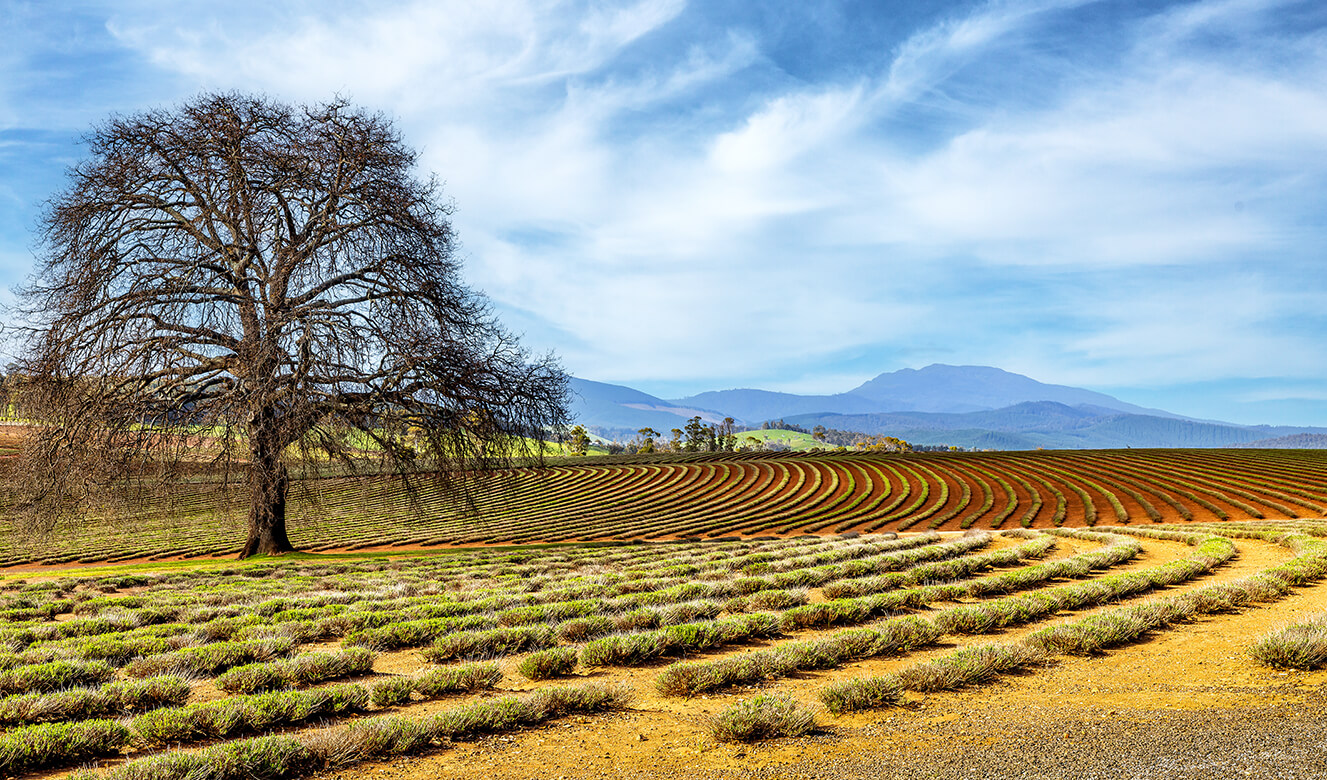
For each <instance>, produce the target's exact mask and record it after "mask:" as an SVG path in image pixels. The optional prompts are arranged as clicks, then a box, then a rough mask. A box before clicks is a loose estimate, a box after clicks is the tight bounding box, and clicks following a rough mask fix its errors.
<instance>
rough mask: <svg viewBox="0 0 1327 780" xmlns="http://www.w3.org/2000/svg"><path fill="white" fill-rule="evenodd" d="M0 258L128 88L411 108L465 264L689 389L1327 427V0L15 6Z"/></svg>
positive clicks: (568, 355)
mask: <svg viewBox="0 0 1327 780" xmlns="http://www.w3.org/2000/svg"><path fill="white" fill-rule="evenodd" d="M0 31H2V32H3V36H4V40H5V46H4V47H3V49H0V284H4V285H6V286H9V285H13V284H16V283H20V282H21V281H22V280H23V279H24V278H25V277H26V275H27V274H28V273H30V271H31V269H32V265H33V261H32V253H31V247H32V244H33V238H32V228H33V225H34V223H35V219H36V215H37V214H38V213H39V211H40V205H41V202H42V200H43V199H44V198H46V197H48V196H49V195H50V194H51V193H53V192H54V191H56V190H58V189H59V188H60V187H61V186H62V181H63V178H62V177H63V175H64V173H63V172H64V170H65V168H66V166H68V165H69V164H70V163H72V162H73V161H74V160H76V159H77V158H78V156H79V155H80V154H81V147H80V146H79V143H78V138H79V136H80V134H82V133H83V132H85V131H86V130H87V129H88V128H89V127H90V126H91V125H92V124H94V123H95V122H97V121H99V120H101V119H103V118H105V117H106V116H107V115H109V114H110V113H112V112H121V113H129V112H133V111H136V110H140V109H144V108H150V107H158V106H169V105H171V104H174V103H177V102H179V101H181V100H185V99H188V98H189V97H191V96H193V95H196V94H197V93H199V92H200V91H203V90H216V89H221V90H230V89H238V90H244V91H259V92H264V93H266V94H269V95H271V96H273V97H276V98H280V99H283V100H288V101H292V102H300V101H319V100H324V99H327V98H329V97H331V96H332V95H334V94H341V95H343V96H346V97H349V98H351V99H352V100H354V101H355V102H357V103H359V104H361V105H364V106H366V107H370V108H374V109H379V110H382V111H384V112H385V113H387V114H388V115H390V116H392V117H394V118H395V119H396V120H397V122H398V124H399V127H400V129H401V130H402V132H403V134H404V136H405V138H406V139H407V140H408V141H409V142H410V143H412V144H413V145H415V146H416V147H417V148H419V149H421V150H422V159H423V164H424V167H425V168H426V169H427V171H431V172H435V173H436V174H437V175H438V176H439V177H440V178H441V179H442V180H443V181H444V182H445V183H446V193H447V194H448V195H449V196H450V197H451V198H453V199H454V200H455V202H456V206H457V211H456V214H455V217H454V222H455V226H456V228H457V230H458V232H459V234H460V237H461V240H462V242H463V248H464V252H465V256H466V258H467V264H466V275H467V279H468V280H469V281H470V282H471V283H472V284H474V285H476V286H478V287H480V288H482V289H484V290H485V291H486V292H487V293H488V294H489V296H490V297H491V298H492V299H493V300H494V301H495V303H496V304H497V306H498V308H499V310H500V312H501V313H502V316H503V318H504V320H505V321H506V322H507V323H508V325H509V326H511V327H512V328H513V329H514V330H517V331H518V332H521V333H523V334H524V339H525V341H526V343H527V344H528V345H529V346H531V347H532V348H534V349H536V350H541V351H542V350H545V349H552V350H555V351H556V352H557V353H559V354H560V355H561V356H562V358H563V362H564V364H565V366H566V367H567V369H568V370H569V371H571V372H572V373H574V374H576V375H578V376H582V377H585V378H588V379H597V380H601V381H609V382H619V383H624V384H630V385H632V386H635V387H638V388H639V389H642V390H645V391H647V392H652V393H655V394H657V395H663V396H668V397H673V396H680V395H686V394H689V393H692V392H698V391H701V390H707V389H721V388H726V387H764V388H768V389H776V390H788V391H794V392H836V391H841V390H846V389H849V388H851V387H853V386H855V385H857V384H858V383H860V382H862V381H864V380H866V379H869V378H870V377H872V376H874V375H876V374H878V373H880V372H882V371H888V370H894V369H897V368H903V367H920V366H924V365H927V364H929V363H934V362H941V363H954V364H981V365H994V366H999V367H1001V368H1005V369H1007V370H1010V371H1017V372H1019V373H1024V374H1028V375H1029V376H1032V377H1034V378H1036V379H1039V380H1042V381H1046V382H1056V383H1062V384H1071V385H1079V386H1085V387H1090V388H1093V389H1097V390H1101V391H1104V392H1109V393H1112V394H1114V395H1116V396H1118V397H1120V398H1122V399H1124V400H1127V401H1131V402H1134V403H1140V404H1144V405H1149V406H1159V407H1163V408H1167V409H1170V410H1172V411H1176V412H1180V413H1183V414H1190V415H1194V416H1201V417H1209V418H1218V419H1227V420H1233V421H1237V422H1246V423H1258V422H1268V423H1291V424H1318V425H1327V273H1324V261H1325V260H1327V257H1324V255H1325V254H1327V248H1325V247H1327V175H1325V174H1327V4H1323V3H1321V2H1320V1H1318V0H1315V1H1313V2H1258V1H1255V0H1226V1H1224V2H1187V3H1166V2H1095V3H1091V2H993V3H933V2H915V3H905V2H841V3H831V2H811V3H808V2H805V0H801V1H795V2H764V3H751V2H748V1H747V0H734V1H732V2H728V1H727V0H705V1H704V2H692V3H688V2H684V1H683V0H647V1H646V2H639V3H632V2H623V3H583V2H569V3H558V2H547V3H527V2H521V1H520V0H486V1H485V2H482V3H475V2H471V1H470V0H464V1H462V2H442V1H437V0H431V1H429V2H415V3H411V2H402V3H393V4H380V3H370V2H364V3H350V2H334V1H332V2H329V1H327V0H319V2H309V3H303V2H294V3H273V2H264V3H245V2H229V3H172V4H162V3H140V2H132V1H127V2H115V3H109V2H107V3H97V2H71V3H42V2H31V3H25V2H3V3H0Z"/></svg>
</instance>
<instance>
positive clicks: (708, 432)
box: [567, 416, 964, 454]
mask: <svg viewBox="0 0 1327 780" xmlns="http://www.w3.org/2000/svg"><path fill="white" fill-rule="evenodd" d="M753 430H762V431H792V432H795V433H804V434H808V435H810V436H812V437H814V438H815V439H816V440H818V441H821V442H824V444H825V445H826V449H842V450H848V449H853V450H859V451H864V452H962V451H964V450H963V448H962V447H952V446H949V445H946V444H912V443H910V442H907V441H904V440H903V439H900V438H897V437H894V436H872V435H870V434H867V433H862V432H861V431H843V430H838V429H836V428H826V427H825V426H823V425H817V426H815V427H814V428H810V429H808V428H806V427H805V426H802V425H798V424H796V423H790V422H788V421H786V420H783V419H779V420H766V421H764V422H762V423H761V424H760V428H758V429H755V428H749V427H747V426H744V425H738V424H737V421H736V420H734V419H733V418H732V417H725V418H724V419H723V421H722V422H718V423H706V422H705V421H704V419H703V418H702V417H700V416H695V417H692V418H691V419H690V420H688V421H687V423H686V424H685V425H683V426H682V427H680V428H670V429H669V430H668V431H657V430H655V429H653V428H649V427H646V428H640V429H638V430H636V431H631V430H628V429H623V428H604V427H598V426H591V427H590V428H589V429H588V432H590V433H593V434H595V435H596V436H599V437H600V438H601V439H603V440H604V441H602V442H600V443H599V444H598V445H597V446H605V447H607V448H608V452H609V453H610V454H618V453H622V452H626V453H631V454H635V453H643V454H649V453H655V452H753V451H769V452H781V451H784V450H788V449H791V447H789V446H788V445H787V444H786V443H784V442H779V441H776V440H763V439H760V438H757V437H755V436H742V435H741V434H743V433H748V432H750V431H753ZM578 431H579V435H578ZM586 433H587V429H586V428H583V427H581V426H579V425H578V426H576V427H574V428H572V429H571V431H570V436H569V441H567V443H568V444H569V446H570V449H571V450H572V451H573V452H575V453H578V454H583V453H584V452H585V450H586V448H587V447H588V445H589V443H590V442H589V438H588V436H586V435H585V434H586ZM582 437H584V438H582Z"/></svg>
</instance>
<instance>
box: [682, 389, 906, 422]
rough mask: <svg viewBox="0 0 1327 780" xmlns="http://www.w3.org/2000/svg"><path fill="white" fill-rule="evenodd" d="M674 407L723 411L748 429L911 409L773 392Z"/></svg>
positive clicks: (690, 400)
mask: <svg viewBox="0 0 1327 780" xmlns="http://www.w3.org/2000/svg"><path fill="white" fill-rule="evenodd" d="M672 403H675V404H679V405H681V406H694V407H698V408H705V409H722V410H723V411H724V412H726V413H727V414H728V415H729V416H731V417H732V418H733V419H736V420H741V421H743V422H745V423H746V424H748V425H759V424H760V423H761V422H763V421H765V420H777V419H779V418H781V417H788V416H790V415H794V414H811V413H813V412H832V413H835V414H865V413H869V412H879V411H882V410H883V409H885V408H888V409H890V410H891V411H893V410H895V409H910V408H911V407H909V406H897V407H893V406H891V407H882V406H881V405H880V404H879V403H878V402H876V401H872V400H871V399H869V398H862V397H860V396H855V395H851V394H848V393H840V394H838V395H795V394H793V393H775V392H772V391H770V390H745V389H744V390H711V391H709V392H707V393H700V394H699V395H693V396H688V397H687V398H679V399H677V400H675V401H672Z"/></svg>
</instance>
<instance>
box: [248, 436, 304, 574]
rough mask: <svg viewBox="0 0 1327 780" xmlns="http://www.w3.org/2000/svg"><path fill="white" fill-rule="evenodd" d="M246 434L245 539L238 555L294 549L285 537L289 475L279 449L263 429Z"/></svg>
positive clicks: (275, 553)
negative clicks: (247, 492) (247, 489)
mask: <svg viewBox="0 0 1327 780" xmlns="http://www.w3.org/2000/svg"><path fill="white" fill-rule="evenodd" d="M250 437H251V438H250V450H251V452H252V458H251V460H250V463H249V486H250V489H251V494H250V498H249V541H248V542H246V543H245V545H244V550H243V551H241V552H240V557H241V558H248V557H249V556H251V555H279V554H281V553H288V552H294V551H295V548H294V547H293V546H292V545H291V544H290V539H289V538H287V537H286V492H287V490H288V489H289V487H290V479H289V477H288V475H287V473H286V466H285V464H284V463H282V462H281V449H280V447H279V446H278V445H277V443H276V442H275V441H274V440H273V439H274V438H275V437H273V436H271V435H270V434H268V433H266V432H260V431H253V432H252V433H251V434H250Z"/></svg>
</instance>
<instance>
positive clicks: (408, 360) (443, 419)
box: [17, 94, 567, 556]
mask: <svg viewBox="0 0 1327 780" xmlns="http://www.w3.org/2000/svg"><path fill="white" fill-rule="evenodd" d="M87 143H88V145H89V147H90V155H89V159H87V160H86V161H84V162H82V163H81V164H79V165H78V166H77V167H75V168H74V169H73V170H72V171H71V173H70V176H71V179H72V182H71V185H70V186H69V188H68V189H67V190H66V191H64V192H63V193H61V194H59V195H58V196H56V197H55V198H54V199H53V200H52V202H51V203H50V204H49V205H48V207H47V209H46V212H45V215H44V223H43V228H44V234H43V237H44V240H43V243H42V246H41V249H40V263H39V270H38V272H37V274H36V276H35V280H34V281H33V282H31V283H30V284H29V285H28V286H27V287H26V288H25V289H24V290H23V291H22V299H23V301H24V304H23V308H22V312H23V315H24V317H25V318H26V320H27V323H28V326H27V329H26V331H25V333H26V336H25V343H24V346H23V355H22V359H21V360H20V363H19V365H18V367H17V371H18V373H19V375H20V376H21V377H22V379H23V381H22V383H21V384H22V390H21V399H22V403H23V404H24V408H25V410H26V413H27V414H29V415H31V416H34V417H36V418H37V419H39V420H40V421H41V424H40V425H38V426H36V428H35V433H34V435H33V437H32V438H33V441H32V442H31V444H30V446H29V447H28V451H27V460H26V462H27V463H28V465H29V467H30V472H29V476H28V478H27V482H28V483H29V487H30V488H31V495H30V496H29V506H30V507H31V508H32V509H33V510H34V513H35V515H34V516H36V517H39V518H47V519H46V520H45V521H43V522H46V523H50V522H51V521H52V519H53V518H55V517H57V515H58V510H60V508H65V509H66V510H67V509H68V508H69V507H70V506H74V505H77V502H79V501H86V500H87V499H89V498H92V497H93V496H95V495H96V494H97V493H98V491H100V490H103V489H105V488H107V487H108V486H115V485H117V484H118V485H123V484H126V483H129V482H133V481H135V480H143V479H144V478H145V477H147V476H151V477H152V478H153V479H159V478H160V479H173V478H176V477H179V476H180V475H182V474H187V473H188V471H189V468H190V466H191V464H199V463H203V464H206V465H208V466H209V467H211V466H214V465H216V464H220V465H222V466H225V467H226V469H225V471H224V473H226V474H229V473H230V470H229V469H230V467H231V466H232V465H236V466H240V467H241V471H239V472H237V473H243V474H245V475H246V479H247V483H248V488H249V491H250V508H249V516H248V525H249V538H248V542H247V544H246V545H245V547H244V551H243V553H242V556H248V555H252V554H258V553H277V552H283V551H288V550H291V549H292V547H291V544H290V541H289V539H288V538H287V534H286V522H285V521H286V496H287V491H288V487H289V481H290V475H289V474H290V473H289V469H288V464H290V463H292V459H298V460H299V462H300V463H301V464H302V466H303V467H304V468H309V467H310V466H311V465H315V466H316V465H317V464H319V463H324V464H326V463H341V464H348V465H349V466H354V465H355V464H357V463H358V464H362V463H363V462H364V461H365V460H366V459H375V458H376V459H381V460H382V463H383V464H385V465H388V466H391V467H392V470H393V471H395V472H396V473H398V474H405V473H410V472H416V473H418V472H421V471H424V470H429V471H432V470H434V469H440V470H442V471H443V472H444V473H451V474H455V473H457V472H458V470H463V469H473V468H476V467H478V468H484V467H487V466H491V465H493V464H495V463H498V462H507V459H508V458H509V457H510V456H511V455H513V454H516V453H519V452H523V451H526V450H524V449H523V448H526V447H528V445H529V443H530V442H531V440H532V439H533V440H535V441H538V440H540V439H541V438H542V436H543V434H544V432H545V430H547V429H548V428H550V427H552V428H559V429H560V428H561V427H562V426H564V425H565V422H566V418H567V410H566V378H565V375H564V374H563V373H562V371H561V370H560V368H559V366H558V365H557V363H556V361H555V359H553V358H552V357H551V356H547V357H542V358H532V357H531V356H530V355H529V354H528V353H527V352H526V351H525V350H524V349H523V348H522V347H521V346H520V345H519V343H518V342H517V341H516V340H515V339H514V338H513V337H512V336H511V335H510V334H509V333H508V332H507V331H505V330H504V329H503V328H502V327H501V325H500V324H499V323H498V322H497V320H496V319H495V317H494V316H493V313H492V311H491V308H490V306H489V304H488V302H487V300H486V299H485V298H484V297H483V296H482V295H481V294H479V293H477V292H476V291H474V290H472V289H469V288H467V287H466V286H465V285H464V284H463V283H462V281H461V280H460V277H459V272H460V261H459V259H458V257H457V249H456V244H455V239H454V236H453V233H452V228H451V224H450V221H449V217H450V214H451V207H450V205H449V204H447V203H445V202H443V201H441V200H440V199H439V195H440V188H439V185H438V184H437V183H436V181H435V180H433V179H428V180H421V179H420V178H418V177H417V176H416V173H415V168H416V162H417V155H416V153H415V152H414V151H413V150H412V149H410V148H409V147H407V146H406V145H405V144H404V143H403V142H402V140H401V138H400V136H399V135H398V133H397V132H396V130H395V129H394V128H393V126H392V124H391V122H390V121H388V120H387V119H385V118H383V117H382V116H381V115H373V114H367V113H364V112H361V111H357V110H355V109H354V108H353V107H351V106H350V105H348V104H347V103H346V102H344V101H341V100H336V101H333V102H330V103H327V104H324V105H316V106H309V107H292V106H289V105H283V104H281V103H279V102H275V101H272V100H269V99H266V98H261V97H253V96H246V95H240V94H212V95H204V96H201V97H199V98H197V99H195V100H193V101H191V102H189V103H187V104H185V105H183V106H181V107H179V108H177V109H176V110H173V111H162V110H159V111H151V112H147V113H142V114H136V115H133V116H117V117H113V118H111V119H110V120H109V121H107V122H106V123H105V124H103V125H101V126H99V127H97V128H95V129H94V130H93V132H92V133H91V134H90V135H89V137H88V139H87Z"/></svg>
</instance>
